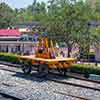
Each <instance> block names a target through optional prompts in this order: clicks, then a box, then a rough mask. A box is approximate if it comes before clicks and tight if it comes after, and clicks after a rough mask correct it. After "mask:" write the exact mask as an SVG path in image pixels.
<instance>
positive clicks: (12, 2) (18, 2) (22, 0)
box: [0, 0, 48, 8]
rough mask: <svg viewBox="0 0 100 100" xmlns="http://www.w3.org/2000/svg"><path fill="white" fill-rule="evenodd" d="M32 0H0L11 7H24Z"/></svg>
mask: <svg viewBox="0 0 100 100" xmlns="http://www.w3.org/2000/svg"><path fill="white" fill-rule="evenodd" d="M33 1H34V0H0V2H6V3H7V4H8V5H9V6H10V7H12V8H24V7H27V6H28V5H30V4H32V3H33ZM41 1H44V2H47V1H48V0H37V2H41Z"/></svg>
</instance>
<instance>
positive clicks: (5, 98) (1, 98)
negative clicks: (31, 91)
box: [0, 92, 22, 100]
mask: <svg viewBox="0 0 100 100" xmlns="http://www.w3.org/2000/svg"><path fill="white" fill-rule="evenodd" d="M0 100H22V99H20V98H18V97H15V96H12V95H9V94H6V93H3V92H0Z"/></svg>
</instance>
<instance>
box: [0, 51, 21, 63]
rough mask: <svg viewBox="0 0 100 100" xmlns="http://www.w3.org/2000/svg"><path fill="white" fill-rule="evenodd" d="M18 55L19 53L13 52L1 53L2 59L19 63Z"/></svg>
mask: <svg viewBox="0 0 100 100" xmlns="http://www.w3.org/2000/svg"><path fill="white" fill-rule="evenodd" d="M17 56H18V55H15V54H12V53H0V61H6V62H11V63H15V64H17V63H19V60H18V58H17Z"/></svg>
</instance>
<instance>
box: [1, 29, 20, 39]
mask: <svg viewBox="0 0 100 100" xmlns="http://www.w3.org/2000/svg"><path fill="white" fill-rule="evenodd" d="M20 35H21V33H20V32H18V31H17V30H15V29H0V36H18V37H19V36H20Z"/></svg>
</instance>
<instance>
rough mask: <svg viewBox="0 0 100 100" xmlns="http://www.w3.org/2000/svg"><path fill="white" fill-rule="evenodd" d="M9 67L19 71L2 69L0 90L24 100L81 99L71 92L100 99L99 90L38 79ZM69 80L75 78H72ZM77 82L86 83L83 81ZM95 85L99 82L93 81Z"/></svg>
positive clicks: (94, 99) (93, 99)
mask: <svg viewBox="0 0 100 100" xmlns="http://www.w3.org/2000/svg"><path fill="white" fill-rule="evenodd" d="M2 67H5V68H8V66H3V65H1V66H0V68H2ZM9 69H12V70H15V71H16V70H17V73H15V72H9V71H5V70H0V90H2V91H3V92H7V93H10V94H11V95H14V96H18V97H20V98H22V99H23V100H81V99H78V98H75V97H71V96H68V95H69V94H71V95H74V96H80V97H85V98H87V99H90V100H100V92H99V91H94V90H90V89H84V88H80V87H74V86H70V85H63V84H59V83H55V82H51V81H46V80H44V79H37V78H35V77H32V75H31V76H26V75H24V74H22V72H21V71H20V69H16V68H13V67H11V68H10V67H9ZM33 75H34V74H33ZM69 81H75V80H74V79H70V80H69ZM75 82H77V83H80V84H85V83H84V82H82V81H80V82H79V81H75ZM88 85H90V83H88ZM91 86H92V84H91ZM93 86H97V84H95V83H93ZM98 87H99V85H98Z"/></svg>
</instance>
